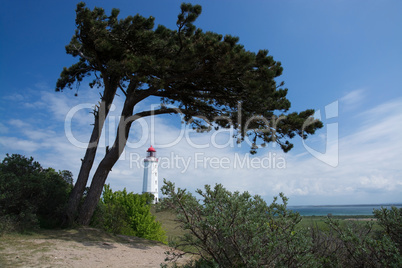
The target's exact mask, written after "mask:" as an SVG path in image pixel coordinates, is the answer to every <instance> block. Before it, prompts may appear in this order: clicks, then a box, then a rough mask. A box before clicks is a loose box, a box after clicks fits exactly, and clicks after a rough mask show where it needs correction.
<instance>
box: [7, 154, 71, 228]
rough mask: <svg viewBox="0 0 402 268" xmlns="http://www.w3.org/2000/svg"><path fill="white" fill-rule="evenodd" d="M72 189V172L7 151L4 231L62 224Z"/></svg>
mask: <svg viewBox="0 0 402 268" xmlns="http://www.w3.org/2000/svg"><path fill="white" fill-rule="evenodd" d="M71 189H72V185H71V172H69V171H66V170H64V171H59V172H56V171H55V170H54V169H52V168H47V169H45V168H43V167H42V166H41V165H40V164H39V163H38V162H36V161H34V159H33V158H32V157H30V158H27V157H25V156H22V155H19V154H13V155H11V156H10V155H8V154H7V155H6V157H5V158H4V159H3V161H2V162H1V164H0V232H5V231H11V230H16V231H26V230H32V229H35V228H38V227H45V228H52V227H55V226H59V225H60V220H61V215H62V213H63V212H64V209H65V205H66V203H67V200H68V194H69V193H70V191H71Z"/></svg>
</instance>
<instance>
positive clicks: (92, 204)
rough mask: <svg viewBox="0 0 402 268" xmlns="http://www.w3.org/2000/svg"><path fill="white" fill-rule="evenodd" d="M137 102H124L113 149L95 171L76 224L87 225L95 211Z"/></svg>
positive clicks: (133, 119)
mask: <svg viewBox="0 0 402 268" xmlns="http://www.w3.org/2000/svg"><path fill="white" fill-rule="evenodd" d="M137 102H138V100H137ZM137 102H136V101H135V100H134V96H128V97H127V98H126V101H125V102H124V106H123V110H122V112H121V118H120V122H119V126H118V129H117V136H116V139H115V141H114V144H113V147H112V148H111V149H110V150H109V151H107V152H106V155H105V157H104V158H103V159H102V161H101V162H100V164H99V166H98V168H97V169H96V172H95V174H94V176H93V178H92V182H91V186H90V188H89V192H88V195H87V196H86V197H85V200H84V204H83V205H82V208H81V209H80V212H79V216H78V223H79V224H81V225H89V223H90V221H91V218H92V215H93V213H94V211H95V209H96V205H97V204H98V202H99V199H100V196H101V194H102V190H103V186H104V185H105V181H106V179H107V176H108V175H109V172H110V171H111V170H112V167H113V166H114V164H115V163H116V162H117V160H119V157H120V155H121V154H122V153H123V150H124V147H125V146H126V143H127V138H128V134H129V132H130V127H131V124H132V123H133V122H134V121H135V120H136V119H137V118H134V117H133V116H132V114H133V110H134V105H135V104H136V103H137Z"/></svg>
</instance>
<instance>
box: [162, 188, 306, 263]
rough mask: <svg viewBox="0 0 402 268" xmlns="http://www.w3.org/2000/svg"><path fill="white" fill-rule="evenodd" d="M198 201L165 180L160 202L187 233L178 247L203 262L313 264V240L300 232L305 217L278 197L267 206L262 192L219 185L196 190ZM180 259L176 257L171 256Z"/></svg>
mask: <svg viewBox="0 0 402 268" xmlns="http://www.w3.org/2000/svg"><path fill="white" fill-rule="evenodd" d="M196 192H197V193H198V194H199V195H200V196H201V200H198V199H197V198H196V197H194V196H193V195H192V194H191V193H189V192H187V191H186V190H185V189H180V188H178V189H177V190H176V189H175V186H174V184H173V183H171V182H166V181H165V185H164V186H163V187H162V193H163V194H164V195H167V198H164V199H163V201H162V202H161V204H160V206H161V207H163V208H169V209H173V210H174V211H175V212H176V214H177V221H178V223H179V224H180V226H181V228H182V229H184V231H185V234H184V235H183V236H182V237H181V238H180V239H179V240H178V241H176V242H175V243H174V245H173V246H175V247H180V248H181V249H185V250H186V251H187V252H191V253H193V254H197V255H199V256H200V257H201V259H202V260H203V261H202V263H203V266H204V267H206V266H205V264H206V263H208V265H207V266H209V267H215V266H217V267H261V266H268V267H271V266H286V267H294V266H302V265H313V264H314V259H313V256H312V254H311V253H310V245H311V239H310V237H309V236H307V235H305V233H304V231H302V230H296V225H297V223H298V222H300V220H301V217H300V215H299V214H298V213H294V212H292V211H290V210H288V209H287V207H286V206H287V198H286V197H285V196H284V195H283V194H280V198H281V201H282V204H280V203H278V202H277V201H278V198H274V201H273V203H272V204H270V205H267V204H266V202H265V201H263V200H262V198H261V197H259V196H254V197H252V196H251V195H250V194H249V193H248V192H244V193H239V192H234V193H231V192H229V191H227V190H226V189H224V188H223V186H222V185H220V184H217V185H216V186H215V188H213V189H212V188H211V187H210V186H209V185H206V186H205V191H202V190H197V191H196ZM175 257H179V256H178V255H174V254H173V255H172V259H174V258H175Z"/></svg>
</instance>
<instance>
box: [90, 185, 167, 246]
mask: <svg viewBox="0 0 402 268" xmlns="http://www.w3.org/2000/svg"><path fill="white" fill-rule="evenodd" d="M152 200H153V196H152V195H150V194H147V193H145V194H134V193H132V192H131V193H127V191H126V189H124V190H123V191H116V192H113V191H112V189H111V188H110V186H109V185H105V188H104V190H103V194H102V199H101V201H100V202H99V205H98V208H97V210H96V211H95V215H94V218H93V221H92V223H91V225H92V226H95V227H100V228H102V229H104V230H105V231H107V232H110V233H113V234H123V235H130V236H137V237H142V238H145V239H150V240H156V241H160V242H163V243H166V242H167V241H166V235H165V231H164V230H163V229H162V227H161V223H159V222H157V221H156V220H155V216H153V215H152V214H151V211H150V208H151V205H150V203H151V201H152Z"/></svg>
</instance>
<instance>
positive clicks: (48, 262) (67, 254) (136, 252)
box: [0, 228, 185, 267]
mask: <svg viewBox="0 0 402 268" xmlns="http://www.w3.org/2000/svg"><path fill="white" fill-rule="evenodd" d="M39 236H40V237H38V236H37V235H34V236H33V237H32V238H31V237H29V236H20V239H19V236H17V237H8V236H5V237H4V239H3V240H0V254H1V255H2V262H3V265H5V266H6V267H160V264H161V263H163V262H164V260H165V257H166V255H165V252H166V251H168V250H170V249H169V247H167V246H165V245H163V244H160V243H156V242H153V241H148V240H144V239H139V238H135V237H126V236H112V235H109V234H105V233H103V232H100V231H99V230H96V229H91V228H85V229H78V230H68V231H64V230H63V231H46V233H44V234H40V235H39ZM0 239H1V238H0ZM11 239H12V240H11ZM184 261H185V260H181V261H180V262H181V263H183V262H184ZM0 266H1V263H0Z"/></svg>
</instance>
